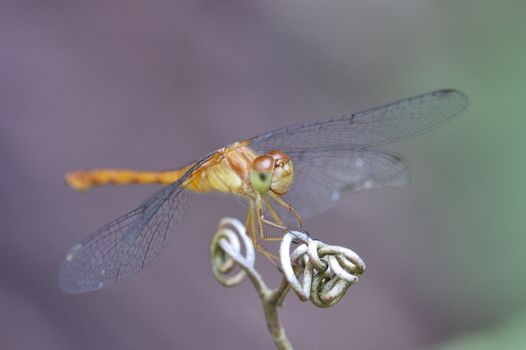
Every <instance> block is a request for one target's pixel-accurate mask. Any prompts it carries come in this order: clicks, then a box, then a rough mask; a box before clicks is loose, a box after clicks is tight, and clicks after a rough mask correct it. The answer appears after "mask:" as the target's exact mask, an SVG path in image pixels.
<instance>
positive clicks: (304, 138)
mask: <svg viewBox="0 0 526 350" xmlns="http://www.w3.org/2000/svg"><path fill="white" fill-rule="evenodd" d="M466 106H467V96H466V95H465V94H464V93H463V92H460V91H457V90H452V89H445V90H438V91H434V92H431V93H427V94H423V95H419V96H415V97H410V98H407V99H404V100H400V101H397V102H393V103H389V104H386V105H384V106H380V107H377V108H373V109H370V110H366V111H363V112H359V113H355V114H351V115H345V116H342V117H339V118H333V119H329V120H325V121H319V122H314V123H308V124H298V125H293V126H289V127H287V128H282V129H277V130H274V131H271V132H268V133H266V134H263V135H260V136H256V137H254V138H252V139H250V140H249V141H250V147H251V148H252V149H253V150H254V151H256V153H260V154H261V153H265V152H267V151H269V150H273V149H278V150H282V151H284V152H286V153H287V154H288V155H289V156H290V157H291V159H292V161H293V165H294V182H293V184H292V186H291V189H290V191H289V193H287V194H286V195H285V196H284V197H283V198H284V199H285V200H286V201H288V202H289V203H290V204H291V205H292V206H293V207H294V208H296V210H298V212H299V213H300V215H302V216H303V217H308V216H311V215H315V214H317V213H320V212H322V211H324V210H326V209H328V208H329V207H330V206H331V205H332V204H333V203H334V202H335V201H337V200H338V199H339V198H340V197H341V196H342V195H344V194H345V193H349V192H357V191H361V190H366V189H375V188H381V187H387V186H404V185H407V183H408V182H409V170H408V166H407V163H406V162H405V160H404V159H403V158H402V157H401V156H399V155H396V154H394V153H391V152H386V151H381V150H377V149H376V148H375V147H377V146H381V145H385V144H388V143H391V142H395V141H400V140H403V139H407V138H409V137H412V136H416V135H419V134H422V133H424V132H427V131H429V130H431V129H433V128H435V127H437V126H439V125H441V124H443V123H445V122H446V121H448V120H450V119H451V118H453V117H454V116H456V115H457V114H459V113H460V112H462V111H463V110H464V109H465V108H466ZM274 207H278V206H277V205H274ZM276 209H277V208H276ZM279 211H280V214H282V215H284V214H285V212H284V211H283V210H281V209H279ZM289 218H290V216H289Z"/></svg>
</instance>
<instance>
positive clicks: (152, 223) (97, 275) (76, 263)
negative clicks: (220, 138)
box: [59, 157, 208, 293]
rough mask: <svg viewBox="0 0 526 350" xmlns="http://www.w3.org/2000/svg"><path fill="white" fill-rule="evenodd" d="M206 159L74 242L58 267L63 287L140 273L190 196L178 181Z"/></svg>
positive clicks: (84, 287) (81, 288)
mask: <svg viewBox="0 0 526 350" xmlns="http://www.w3.org/2000/svg"><path fill="white" fill-rule="evenodd" d="M206 159H208V157H207V158H206ZM206 159H204V160H202V161H200V162H198V163H196V165H194V166H193V167H192V168H191V169H190V170H188V172H187V173H186V174H185V175H183V176H182V177H181V178H180V179H179V180H178V181H176V182H174V183H173V184H171V185H169V186H167V187H165V188H163V189H162V190H160V191H158V192H157V193H155V194H154V195H153V196H151V197H150V198H148V199H146V200H145V201H144V202H143V203H142V204H141V206H139V207H138V208H137V209H135V210H132V211H131V212H129V213H127V214H125V215H123V216H121V217H120V218H118V219H116V220H114V221H113V222H111V223H110V224H108V225H106V226H104V227H102V228H101V229H99V230H98V231H96V232H94V233H93V234H92V235H90V236H89V237H87V238H86V239H85V240H83V241H82V242H80V243H79V244H77V245H75V246H74V247H73V248H72V249H71V250H70V251H69V253H68V254H67V256H66V259H65V260H64V263H63V265H62V268H61V270H60V275H59V284H60V287H61V288H62V290H63V291H65V292H68V293H81V292H87V291H92V290H95V289H99V288H103V287H106V286H108V285H111V284H113V283H115V282H117V281H120V280H122V279H124V278H126V277H128V276H131V275H133V274H135V273H137V272H139V271H140V270H142V269H143V268H144V267H145V266H146V265H148V263H150V262H151V261H152V260H153V259H154V258H155V257H156V256H157V255H159V253H160V252H161V250H162V248H163V247H164V246H165V245H166V243H167V242H168V241H169V239H170V238H171V237H172V236H173V234H174V230H175V228H176V226H177V224H178V222H179V221H180V220H181V217H182V214H183V209H184V208H185V207H186V204H187V203H188V198H189V196H190V195H191V193H190V192H189V191H188V190H185V189H184V188H183V186H182V183H183V182H184V181H185V180H186V179H187V178H188V176H190V175H191V173H193V171H194V170H195V169H197V168H198V167H199V166H200V165H201V164H202V163H203V162H204V161H205V160H206Z"/></svg>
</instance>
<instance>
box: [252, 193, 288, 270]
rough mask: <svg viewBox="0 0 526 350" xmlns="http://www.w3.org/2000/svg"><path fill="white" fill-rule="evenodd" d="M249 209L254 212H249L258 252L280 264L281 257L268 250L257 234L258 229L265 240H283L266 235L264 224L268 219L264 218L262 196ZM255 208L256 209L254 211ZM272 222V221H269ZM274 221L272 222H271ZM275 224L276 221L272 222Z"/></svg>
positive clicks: (253, 237) (273, 262)
mask: <svg viewBox="0 0 526 350" xmlns="http://www.w3.org/2000/svg"><path fill="white" fill-rule="evenodd" d="M254 206H255V207H254ZM249 210H250V211H251V212H252V214H249V218H250V219H249V220H250V221H251V225H252V242H253V243H254V247H255V248H256V250H257V251H258V252H260V253H261V254H263V256H265V257H266V258H267V259H268V260H269V261H270V262H271V263H272V264H273V265H276V266H277V265H278V261H279V257H278V256H276V255H274V254H272V253H271V252H269V251H268V250H266V249H265V248H264V247H263V246H262V245H261V244H260V243H259V240H258V235H257V234H256V230H257V231H259V239H261V240H264V241H276V240H281V238H280V237H267V236H265V227H264V224H265V223H267V221H268V220H265V221H264V220H263V219H264V218H263V208H262V205H261V198H258V199H256V201H255V205H254V204H252V203H251V205H250V208H249ZM253 210H254V211H253ZM254 212H255V214H256V220H254V215H253V214H254ZM256 221H257V229H256V227H255V226H256ZM269 222H271V221H269ZM271 223H272V222H271ZM272 224H274V223H272Z"/></svg>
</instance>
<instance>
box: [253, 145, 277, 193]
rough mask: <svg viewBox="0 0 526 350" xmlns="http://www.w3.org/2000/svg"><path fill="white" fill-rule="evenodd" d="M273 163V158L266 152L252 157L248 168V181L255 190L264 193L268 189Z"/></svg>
mask: <svg viewBox="0 0 526 350" xmlns="http://www.w3.org/2000/svg"><path fill="white" fill-rule="evenodd" d="M275 163H276V161H275V160H274V158H272V157H271V156H269V155H266V154H265V155H262V156H259V157H257V158H256V159H254V162H253V163H252V169H250V183H251V184H252V187H254V189H255V190H256V191H257V192H259V193H265V192H267V191H268V190H269V189H270V185H271V183H272V171H273V169H274V164H275Z"/></svg>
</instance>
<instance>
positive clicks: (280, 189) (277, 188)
mask: <svg viewBox="0 0 526 350" xmlns="http://www.w3.org/2000/svg"><path fill="white" fill-rule="evenodd" d="M268 155H269V156H271V157H272V158H274V160H275V164H274V171H273V172H272V183H271V184H270V190H271V191H272V192H274V193H275V194H278V195H282V194H285V193H287V192H288V191H289V188H290V185H291V184H292V180H293V178H294V168H293V166H292V160H291V159H290V158H289V156H288V155H287V154H286V153H285V152H282V151H279V150H274V151H270V152H268Z"/></svg>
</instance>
